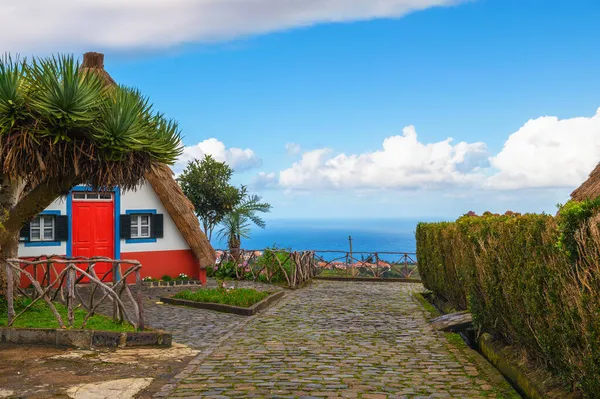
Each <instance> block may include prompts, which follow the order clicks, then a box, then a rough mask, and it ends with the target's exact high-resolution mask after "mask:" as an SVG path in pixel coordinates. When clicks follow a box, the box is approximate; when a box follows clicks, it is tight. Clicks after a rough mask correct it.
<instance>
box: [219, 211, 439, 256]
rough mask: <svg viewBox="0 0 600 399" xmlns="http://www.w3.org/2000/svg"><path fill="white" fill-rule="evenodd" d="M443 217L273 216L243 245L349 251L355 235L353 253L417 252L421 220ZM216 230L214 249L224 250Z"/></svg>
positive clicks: (263, 247)
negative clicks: (321, 217)
mask: <svg viewBox="0 0 600 399" xmlns="http://www.w3.org/2000/svg"><path fill="white" fill-rule="evenodd" d="M439 220H441V219H440V218H436V219H433V218H419V219H416V218H393V219H392V218H389V219H312V220H311V219H271V220H268V221H267V226H266V228H265V229H260V228H257V227H253V229H252V232H251V235H250V238H248V239H242V248H243V249H246V250H251V249H252V250H263V249H265V248H272V247H273V246H277V247H278V248H285V249H290V250H295V251H304V250H321V251H324V250H331V251H349V249H350V244H349V239H348V238H349V236H352V250H353V252H407V253H414V252H415V251H416V240H415V231H416V227H417V224H418V223H419V222H428V221H439ZM215 236H216V232H215V233H213V239H212V241H211V243H212V245H213V247H214V248H218V249H225V248H226V247H227V242H226V241H220V240H218V239H217V238H216V237H215Z"/></svg>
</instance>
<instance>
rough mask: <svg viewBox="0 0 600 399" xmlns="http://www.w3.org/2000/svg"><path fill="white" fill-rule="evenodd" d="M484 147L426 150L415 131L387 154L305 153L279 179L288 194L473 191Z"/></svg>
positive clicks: (390, 141) (397, 139)
mask: <svg viewBox="0 0 600 399" xmlns="http://www.w3.org/2000/svg"><path fill="white" fill-rule="evenodd" d="M487 157H488V153H487V148H486V145H485V144H484V143H472V144H469V143H465V142H460V143H458V144H456V145H453V144H452V139H450V138H449V139H446V140H444V141H440V142H437V143H430V144H423V143H421V142H419V141H418V139H417V133H416V131H415V128H414V127H413V126H408V127H406V128H404V130H403V134H402V135H401V136H393V137H388V138H387V139H385V140H384V142H383V148H382V149H381V150H379V151H376V152H370V153H365V154H359V155H346V154H339V155H334V154H333V151H332V150H330V149H318V150H314V151H310V152H306V153H304V154H303V155H302V159H301V160H300V161H299V162H296V163H294V164H293V165H292V167H291V168H289V169H286V170H283V171H281V172H280V174H279V184H280V186H282V187H284V188H288V189H328V188H333V189H345V188H349V189H398V188H438V187H446V186H456V185H459V186H460V185H470V184H474V183H476V182H478V181H481V180H482V174H481V167H482V166H486V165H487Z"/></svg>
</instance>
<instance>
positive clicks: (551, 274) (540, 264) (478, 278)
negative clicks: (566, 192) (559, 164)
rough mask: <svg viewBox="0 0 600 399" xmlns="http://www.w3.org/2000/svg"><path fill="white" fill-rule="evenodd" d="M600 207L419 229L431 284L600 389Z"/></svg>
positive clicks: (478, 321) (537, 356)
mask: <svg viewBox="0 0 600 399" xmlns="http://www.w3.org/2000/svg"><path fill="white" fill-rule="evenodd" d="M596 209H597V203H596V202H595V201H591V202H589V203H570V204H567V206H565V207H563V209H562V210H561V212H560V215H559V216H558V217H557V218H554V217H552V216H549V215H543V214H542V215H535V214H527V215H517V214H512V213H508V214H505V215H492V214H485V215H484V216H481V217H477V216H464V217H462V218H460V219H458V220H457V221H456V222H453V223H432V224H425V223H422V224H419V226H418V228H417V259H418V267H419V272H420V274H421V278H422V280H423V281H424V284H425V286H426V287H427V288H428V289H430V290H431V291H433V292H434V293H435V294H436V295H439V296H442V297H444V298H445V299H448V300H450V301H452V302H454V303H455V304H457V305H458V306H459V307H460V308H463V309H464V308H467V307H468V308H469V310H470V311H471V313H472V314H473V319H474V323H475V326H476V328H477V329H480V330H481V331H487V332H490V333H492V334H493V335H495V336H496V337H499V338H503V339H504V340H505V341H507V342H508V343H510V344H513V345H516V346H517V347H520V348H523V349H525V350H526V352H527V353H528V355H529V356H530V357H531V359H533V360H534V361H537V362H538V363H539V364H542V365H544V366H547V367H548V368H549V369H550V370H551V371H553V372H554V373H555V374H556V375H558V376H559V377H561V378H562V379H563V380H564V381H565V382H566V383H568V384H569V385H572V386H576V387H580V388H581V389H582V391H583V392H584V393H586V394H587V395H588V396H589V397H595V396H594V395H595V393H596V392H598V390H599V389H600V379H598V378H597V376H598V375H600V374H599V373H600V314H598V309H600V294H599V293H600V264H599V262H598V261H597V259H600V229H599V226H598V222H599V221H600V217H599V216H596V215H595V212H594V211H595V210H596Z"/></svg>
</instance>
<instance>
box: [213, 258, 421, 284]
mask: <svg viewBox="0 0 600 399" xmlns="http://www.w3.org/2000/svg"><path fill="white" fill-rule="evenodd" d="M217 254H218V255H219V256H218V257H217V261H216V265H215V271H216V270H218V269H220V268H227V267H229V268H233V269H234V271H235V277H236V278H237V279H245V278H250V279H253V280H258V279H259V278H260V276H263V277H264V279H265V280H266V281H267V282H272V280H273V277H274V276H276V275H283V276H284V278H285V281H286V283H287V284H288V286H289V287H291V288H296V287H297V286H299V285H301V284H302V283H304V282H306V281H308V280H310V279H312V278H313V277H316V276H320V275H322V276H329V277H347V278H350V277H370V278H401V279H414V278H415V277H416V275H417V274H418V271H417V262H416V255H415V254H414V253H409V252H345V251H327V250H318V251H286V250H277V249H264V250H242V249H240V250H237V251H235V252H234V253H232V252H231V251H228V250H217Z"/></svg>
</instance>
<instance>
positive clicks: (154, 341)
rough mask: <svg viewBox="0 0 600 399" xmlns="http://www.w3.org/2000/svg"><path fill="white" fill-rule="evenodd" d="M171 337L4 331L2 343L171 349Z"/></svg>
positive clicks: (0, 329)
mask: <svg viewBox="0 0 600 399" xmlns="http://www.w3.org/2000/svg"><path fill="white" fill-rule="evenodd" d="M171 342H172V335H171V333H167V332H164V331H129V332H118V331H100V330H67V329H62V328H14V327H0V343H9V344H21V345H52V346H57V347H65V346H66V347H73V348H80V349H89V348H99V347H100V348H130V347H138V346H155V347H170V346H171Z"/></svg>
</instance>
